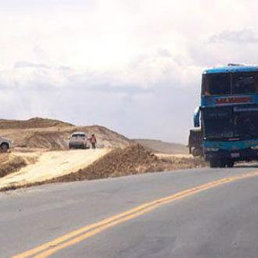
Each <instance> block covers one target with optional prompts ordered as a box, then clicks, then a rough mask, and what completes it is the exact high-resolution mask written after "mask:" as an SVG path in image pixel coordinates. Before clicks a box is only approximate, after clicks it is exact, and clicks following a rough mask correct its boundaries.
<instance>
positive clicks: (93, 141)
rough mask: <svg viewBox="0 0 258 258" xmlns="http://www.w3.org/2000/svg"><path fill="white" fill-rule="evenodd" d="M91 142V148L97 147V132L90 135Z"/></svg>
mask: <svg viewBox="0 0 258 258" xmlns="http://www.w3.org/2000/svg"><path fill="white" fill-rule="evenodd" d="M90 143H91V148H92V149H96V143H97V139H96V137H95V134H92V135H91V137H90Z"/></svg>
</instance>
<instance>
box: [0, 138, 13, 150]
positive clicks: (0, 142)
mask: <svg viewBox="0 0 258 258" xmlns="http://www.w3.org/2000/svg"><path fill="white" fill-rule="evenodd" d="M10 148H11V141H10V140H9V139H7V138H4V137H1V136H0V152H7V151H8V150H9V149H10Z"/></svg>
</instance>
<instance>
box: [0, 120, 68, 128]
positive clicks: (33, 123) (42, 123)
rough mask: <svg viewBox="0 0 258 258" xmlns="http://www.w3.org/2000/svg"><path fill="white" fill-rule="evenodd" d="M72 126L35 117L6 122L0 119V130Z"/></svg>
mask: <svg viewBox="0 0 258 258" xmlns="http://www.w3.org/2000/svg"><path fill="white" fill-rule="evenodd" d="M66 126H72V124H69V123H65V122H62V121H58V120H53V119H46V118H40V117H35V118H31V119H29V120H6V119H0V129H25V128H47V127H66Z"/></svg>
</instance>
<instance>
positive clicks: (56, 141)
mask: <svg viewBox="0 0 258 258" xmlns="http://www.w3.org/2000/svg"><path fill="white" fill-rule="evenodd" d="M75 131H83V132H85V133H86V134H87V135H89V136H90V135H91V134H93V133H94V134H95V135H96V137H97V141H98V142H97V144H98V146H99V147H107V148H110V147H125V146H127V145H129V144H130V142H131V141H130V140H129V139H127V138H126V137H124V136H122V135H120V134H118V133H116V132H114V131H112V130H109V129H107V128H105V127H103V126H98V125H94V126H74V125H71V124H68V123H64V122H61V121H57V120H51V119H42V118H33V119H29V120H26V121H16V120H0V135H1V136H5V137H7V138H9V139H11V140H12V141H13V145H14V147H21V148H44V149H52V150H64V149H67V143H68V137H69V136H70V135H71V133H73V132H75Z"/></svg>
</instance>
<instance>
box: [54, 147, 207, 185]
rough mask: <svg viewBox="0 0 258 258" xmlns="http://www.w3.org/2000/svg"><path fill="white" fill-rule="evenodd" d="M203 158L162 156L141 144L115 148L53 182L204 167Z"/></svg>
mask: <svg viewBox="0 0 258 258" xmlns="http://www.w3.org/2000/svg"><path fill="white" fill-rule="evenodd" d="M205 165H206V164H205V162H204V161H203V160H201V159H194V158H192V157H172V155H169V157H166V158H165V157H162V158H159V157H158V156H156V155H154V154H152V153H151V152H149V151H147V150H146V149H145V148H144V147H142V146H141V145H139V144H135V145H130V146H128V147H126V148H124V149H115V150H113V151H111V152H110V153H108V154H106V155H105V156H103V157H102V158H101V159H99V160H96V161H95V162H94V163H92V164H91V165H89V166H88V167H86V168H84V169H80V170H79V171H77V172H76V173H70V174H67V175H64V176H61V177H57V178H55V179H53V180H51V182H67V181H79V180H92V179H99V178H107V177H118V176H126V175H133V174H142V173H147V172H162V171H170V170H176V169H188V168H196V167H204V166H205Z"/></svg>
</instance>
